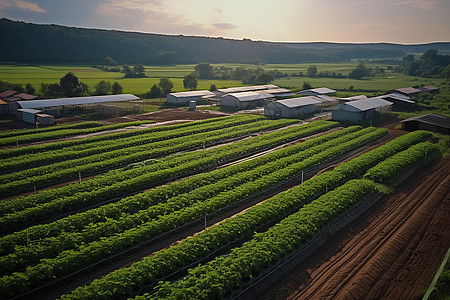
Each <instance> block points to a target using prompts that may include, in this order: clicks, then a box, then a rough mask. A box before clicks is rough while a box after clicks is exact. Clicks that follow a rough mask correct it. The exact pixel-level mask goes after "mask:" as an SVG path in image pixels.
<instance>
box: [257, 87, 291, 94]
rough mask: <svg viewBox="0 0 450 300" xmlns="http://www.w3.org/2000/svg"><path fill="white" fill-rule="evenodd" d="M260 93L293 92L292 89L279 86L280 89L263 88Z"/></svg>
mask: <svg viewBox="0 0 450 300" xmlns="http://www.w3.org/2000/svg"><path fill="white" fill-rule="evenodd" d="M259 93H267V94H281V93H283V94H284V93H292V91H291V90H288V89H284V88H278V89H269V90H262V91H259Z"/></svg>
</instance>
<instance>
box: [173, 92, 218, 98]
mask: <svg viewBox="0 0 450 300" xmlns="http://www.w3.org/2000/svg"><path fill="white" fill-rule="evenodd" d="M169 95H172V96H174V97H177V98H184V97H198V96H215V94H214V93H213V92H211V91H208V90H201V91H188V92H178V93H170V94H169Z"/></svg>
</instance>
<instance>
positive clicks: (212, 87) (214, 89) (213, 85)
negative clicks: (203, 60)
mask: <svg viewBox="0 0 450 300" xmlns="http://www.w3.org/2000/svg"><path fill="white" fill-rule="evenodd" d="M209 90H210V91H211V92H214V91H217V88H216V85H215V84H211V86H210V87H209Z"/></svg>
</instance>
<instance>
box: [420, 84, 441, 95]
mask: <svg viewBox="0 0 450 300" xmlns="http://www.w3.org/2000/svg"><path fill="white" fill-rule="evenodd" d="M417 89H418V90H420V91H421V92H422V93H430V94H433V95H436V94H439V88H438V87H436V86H434V85H426V86H423V87H420V88H417Z"/></svg>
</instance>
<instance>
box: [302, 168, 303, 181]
mask: <svg viewBox="0 0 450 300" xmlns="http://www.w3.org/2000/svg"><path fill="white" fill-rule="evenodd" d="M302 184H303V170H302Z"/></svg>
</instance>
